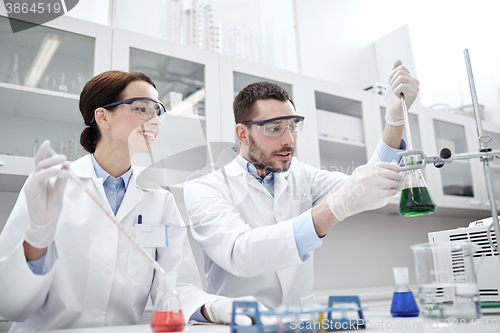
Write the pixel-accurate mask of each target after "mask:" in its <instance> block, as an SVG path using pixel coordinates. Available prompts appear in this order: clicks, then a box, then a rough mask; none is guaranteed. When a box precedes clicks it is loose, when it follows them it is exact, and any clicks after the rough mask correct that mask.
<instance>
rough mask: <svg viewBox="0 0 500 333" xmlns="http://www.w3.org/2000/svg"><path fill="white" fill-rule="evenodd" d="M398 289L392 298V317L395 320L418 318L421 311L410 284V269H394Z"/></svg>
mask: <svg viewBox="0 0 500 333" xmlns="http://www.w3.org/2000/svg"><path fill="white" fill-rule="evenodd" d="M393 271H394V281H395V282H396V288H395V289H394V294H393V296H392V304H391V315H392V316H393V317H395V318H401V317H418V315H419V314H420V310H419V308H418V306H417V302H415V298H414V297H413V294H412V292H411V291H410V286H409V284H408V267H394V268H393Z"/></svg>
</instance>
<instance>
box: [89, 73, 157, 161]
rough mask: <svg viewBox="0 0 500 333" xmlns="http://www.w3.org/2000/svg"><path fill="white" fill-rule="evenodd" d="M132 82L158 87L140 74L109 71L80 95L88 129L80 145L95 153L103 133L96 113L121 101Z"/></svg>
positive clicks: (97, 76)
mask: <svg viewBox="0 0 500 333" xmlns="http://www.w3.org/2000/svg"><path fill="white" fill-rule="evenodd" d="M132 81H145V82H147V83H149V84H150V85H152V86H153V87H155V89H156V86H155V84H154V82H153V80H151V79H150V78H149V77H148V76H147V75H146V74H144V73H140V72H130V73H127V72H121V71H107V72H103V73H101V74H98V75H96V76H94V77H93V78H92V79H91V80H90V81H89V82H87V84H86V85H85V87H83V90H82V92H81V93H80V112H81V113H82V116H83V120H84V122H85V125H87V127H86V128H85V129H84V130H83V132H82V134H81V135H80V144H81V145H82V146H83V148H85V150H86V151H88V152H89V153H94V152H95V148H96V146H97V142H99V140H100V138H101V132H100V131H99V127H98V126H97V123H96V122H95V119H94V111H95V110H96V109H97V108H99V107H102V106H103V105H107V104H111V103H113V102H117V101H119V100H121V99H122V98H121V93H122V92H123V90H125V88H126V87H127V85H128V84H129V83H130V82H132Z"/></svg>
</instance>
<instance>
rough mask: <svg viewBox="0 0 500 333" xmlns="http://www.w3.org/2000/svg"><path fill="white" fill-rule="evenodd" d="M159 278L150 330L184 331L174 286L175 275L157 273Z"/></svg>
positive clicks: (179, 304) (182, 318)
mask: <svg viewBox="0 0 500 333" xmlns="http://www.w3.org/2000/svg"><path fill="white" fill-rule="evenodd" d="M157 274H158V278H159V285H158V291H157V294H156V299H155V305H154V311H153V319H151V328H152V329H153V332H180V331H182V330H183V329H184V317H183V316H182V310H181V301H180V300H179V297H178V296H177V291H176V290H175V286H176V283H177V274H175V273H166V274H161V273H157Z"/></svg>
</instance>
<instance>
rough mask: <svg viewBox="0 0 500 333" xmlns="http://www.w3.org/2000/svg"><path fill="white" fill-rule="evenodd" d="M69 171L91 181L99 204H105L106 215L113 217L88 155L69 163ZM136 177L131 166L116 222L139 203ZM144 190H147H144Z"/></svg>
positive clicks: (139, 194) (139, 193)
mask: <svg viewBox="0 0 500 333" xmlns="http://www.w3.org/2000/svg"><path fill="white" fill-rule="evenodd" d="M71 170H73V172H74V173H75V174H76V175H77V176H78V177H79V178H82V179H85V178H87V179H92V181H93V183H94V184H95V186H96V189H97V190H98V191H99V194H100V195H101V202H102V203H105V206H104V207H105V208H106V209H107V210H108V213H110V214H111V216H113V215H114V213H113V211H112V210H111V207H110V206H109V202H108V199H107V198H106V194H105V193H104V187H103V184H102V178H98V177H97V175H96V173H95V170H94V165H93V164H92V158H91V156H90V154H88V155H85V156H83V157H81V158H79V159H78V160H76V161H74V162H73V163H71ZM136 175H137V173H136V170H135V169H134V167H133V166H132V176H131V177H130V181H129V184H128V187H127V190H126V191H125V196H124V197H123V201H122V203H121V205H120V208H119V209H118V212H117V213H116V219H117V221H121V220H122V219H123V218H124V217H125V216H126V215H127V214H128V213H129V212H130V211H131V210H132V209H133V208H134V207H135V206H137V205H138V204H139V203H140V202H141V199H142V195H141V192H140V191H139V189H138V188H137V187H138V185H137V183H136V178H137V177H136ZM141 188H142V186H141ZM145 190H147V189H146V188H145Z"/></svg>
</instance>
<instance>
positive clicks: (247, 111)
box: [233, 81, 295, 124]
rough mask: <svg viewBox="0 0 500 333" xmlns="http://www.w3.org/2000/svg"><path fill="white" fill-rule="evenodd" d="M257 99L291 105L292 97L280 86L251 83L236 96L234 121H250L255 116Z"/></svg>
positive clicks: (237, 122) (238, 122) (269, 83)
mask: <svg viewBox="0 0 500 333" xmlns="http://www.w3.org/2000/svg"><path fill="white" fill-rule="evenodd" d="M259 99H276V100H278V101H282V102H287V101H290V103H292V105H293V108H294V109H295V104H294V103H293V100H292V96H290V94H289V93H288V92H287V91H286V90H285V89H284V88H283V87H281V86H279V85H277V84H274V83H271V82H265V81H264V82H256V83H252V84H250V85H248V86H246V87H245V88H243V90H242V91H240V93H239V94H238V96H236V98H235V99H234V102H233V112H234V121H235V122H236V124H240V123H242V122H244V121H252V118H253V117H254V116H255V111H256V110H255V107H254V105H255V102H256V101H257V100H259Z"/></svg>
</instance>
